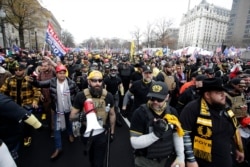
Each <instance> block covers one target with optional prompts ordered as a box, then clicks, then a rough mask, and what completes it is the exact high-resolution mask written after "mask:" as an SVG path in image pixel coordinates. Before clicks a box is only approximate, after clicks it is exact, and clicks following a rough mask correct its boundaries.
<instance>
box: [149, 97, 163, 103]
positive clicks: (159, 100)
mask: <svg viewBox="0 0 250 167" xmlns="http://www.w3.org/2000/svg"><path fill="white" fill-rule="evenodd" d="M149 100H150V101H157V102H159V103H161V102H163V101H164V99H159V98H156V97H149Z"/></svg>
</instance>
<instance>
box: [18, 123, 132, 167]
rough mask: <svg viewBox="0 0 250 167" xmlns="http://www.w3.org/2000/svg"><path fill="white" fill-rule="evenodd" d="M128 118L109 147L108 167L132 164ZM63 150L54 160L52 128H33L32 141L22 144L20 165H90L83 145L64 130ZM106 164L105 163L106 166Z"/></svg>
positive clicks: (45, 166)
mask: <svg viewBox="0 0 250 167" xmlns="http://www.w3.org/2000/svg"><path fill="white" fill-rule="evenodd" d="M126 122H127V123H129V122H128V120H127V119H126V118H125V119H124V120H122V124H123V126H122V127H116V129H115V140H114V141H113V142H112V143H111V146H110V165H109V166H108V167H133V166H134V165H133V149H132V147H131V144H130V141H129V128H128V126H129V124H127V123H126ZM62 141H63V153H62V154H61V156H60V157H59V158H58V159H57V160H55V161H51V160H50V156H51V154H52V153H53V151H54V140H53V138H50V133H49V130H48V129H46V130H43V131H42V132H38V131H36V130H33V136H32V144H31V146H30V147H28V148H26V147H25V148H24V147H20V154H19V159H18V161H17V165H18V167H90V164H89V162H88V157H87V156H86V155H84V153H83V151H84V145H83V143H82V142H81V140H80V139H79V138H75V141H74V143H70V142H69V141H68V137H67V135H66V133H65V132H63V133H62ZM105 167H106V166H105Z"/></svg>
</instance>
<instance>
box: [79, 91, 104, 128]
mask: <svg viewBox="0 0 250 167" xmlns="http://www.w3.org/2000/svg"><path fill="white" fill-rule="evenodd" d="M83 93H84V95H85V96H86V98H87V99H92V100H93V103H94V106H95V110H96V116H97V119H98V122H99V124H100V125H101V126H102V125H105V124H106V121H107V116H108V112H106V102H105V98H106V96H107V94H108V92H107V90H105V89H103V90H102V96H101V97H100V98H93V97H92V96H91V94H90V92H89V89H88V88H87V89H84V90H83Z"/></svg>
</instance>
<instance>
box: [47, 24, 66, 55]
mask: <svg viewBox="0 0 250 167" xmlns="http://www.w3.org/2000/svg"><path fill="white" fill-rule="evenodd" d="M46 42H47V44H48V45H49V46H50V47H51V49H52V53H53V54H55V55H56V56H59V57H61V56H64V55H65V54H66V53H67V48H66V47H65V46H64V45H63V44H62V42H61V41H60V39H59V38H58V36H57V34H56V32H55V31H54V29H53V27H52V25H51V24H50V23H49V24H48V28H47V31H46Z"/></svg>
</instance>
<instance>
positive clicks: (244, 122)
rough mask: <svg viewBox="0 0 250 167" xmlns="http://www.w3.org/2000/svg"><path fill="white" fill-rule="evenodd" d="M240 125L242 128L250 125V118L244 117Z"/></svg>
mask: <svg viewBox="0 0 250 167" xmlns="http://www.w3.org/2000/svg"><path fill="white" fill-rule="evenodd" d="M240 124H241V125H242V126H243V127H247V126H248V125H250V117H245V118H243V119H242V120H241V121H240Z"/></svg>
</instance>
